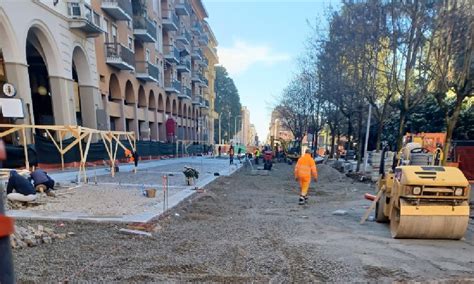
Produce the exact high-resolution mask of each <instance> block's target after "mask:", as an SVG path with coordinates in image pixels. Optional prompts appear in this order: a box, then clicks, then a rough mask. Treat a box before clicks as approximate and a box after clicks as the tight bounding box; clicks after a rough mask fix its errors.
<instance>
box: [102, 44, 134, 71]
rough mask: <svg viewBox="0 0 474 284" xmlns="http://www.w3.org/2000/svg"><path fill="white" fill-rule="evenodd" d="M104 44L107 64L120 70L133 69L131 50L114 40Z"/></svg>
mask: <svg viewBox="0 0 474 284" xmlns="http://www.w3.org/2000/svg"><path fill="white" fill-rule="evenodd" d="M104 45H105V58H106V60H107V61H106V62H107V64H109V65H111V66H113V67H115V68H117V69H120V70H135V55H134V53H133V51H131V50H130V49H128V48H127V47H125V46H123V45H121V44H119V43H116V42H106V43H104Z"/></svg>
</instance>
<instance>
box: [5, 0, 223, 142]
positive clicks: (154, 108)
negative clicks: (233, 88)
mask: <svg viewBox="0 0 474 284" xmlns="http://www.w3.org/2000/svg"><path fill="white" fill-rule="evenodd" d="M207 16H208V15H207V12H206V10H205V8H204V6H203V4H202V2H201V1H200V0H132V1H130V0H91V1H87V0H65V1H57V0H30V1H0V38H1V39H2V40H1V41H0V85H3V84H4V83H7V82H8V83H11V84H13V85H14V86H15V88H16V94H17V95H16V98H20V99H21V101H22V104H23V110H24V113H25V117H24V118H23V119H10V118H4V117H2V116H1V113H0V121H1V122H3V123H27V124H48V125H50V124H58V125H59V124H62V125H82V126H85V127H90V128H97V129H104V130H105V129H111V130H127V131H134V132H135V133H136V136H137V137H138V138H139V139H141V140H153V141H170V140H173V141H174V140H185V141H200V142H203V143H210V141H212V140H211V138H212V137H210V136H209V133H212V131H211V132H210V128H209V125H210V123H209V121H211V120H212V119H213V118H212V117H213V113H212V112H213V100H211V98H213V97H215V95H214V94H213V87H210V84H211V83H212V84H213V77H212V76H213V75H212V74H213V65H214V64H216V63H217V56H213V54H211V53H205V54H204V53H203V49H204V50H205V49H208V48H209V46H211V41H212V40H210V38H213V35H212V31H211V30H210V27H209V26H208V25H207V23H206V22H205V18H206V17H207ZM25 19H26V20H25ZM203 26H206V28H207V30H206V29H205V28H203ZM213 40H214V41H213V43H212V44H214V46H212V47H213V48H215V45H216V44H217V41H215V38H213ZM214 55H215V53H214ZM208 56H209V57H208ZM209 62H212V65H211V64H210V63H209ZM0 98H6V96H5V95H4V94H3V93H2V92H1V90H0ZM212 125H213V124H212ZM30 139H31V137H30ZM30 141H31V140H30Z"/></svg>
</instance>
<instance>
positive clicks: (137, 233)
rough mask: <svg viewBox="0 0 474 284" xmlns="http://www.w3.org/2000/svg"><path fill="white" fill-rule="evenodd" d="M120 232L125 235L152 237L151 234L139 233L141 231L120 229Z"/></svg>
mask: <svg viewBox="0 0 474 284" xmlns="http://www.w3.org/2000/svg"><path fill="white" fill-rule="evenodd" d="M119 232H120V233H122V234H125V235H138V236H144V237H151V236H152V234H151V233H148V232H144V231H139V230H129V229H120V230H119Z"/></svg>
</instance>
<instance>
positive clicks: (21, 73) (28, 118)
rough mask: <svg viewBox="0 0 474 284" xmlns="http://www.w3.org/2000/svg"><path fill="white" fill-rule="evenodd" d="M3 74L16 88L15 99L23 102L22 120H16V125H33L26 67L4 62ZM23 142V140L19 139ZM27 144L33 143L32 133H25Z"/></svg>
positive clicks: (33, 118)
mask: <svg viewBox="0 0 474 284" xmlns="http://www.w3.org/2000/svg"><path fill="white" fill-rule="evenodd" d="M5 72H6V74H7V79H8V82H9V83H11V84H13V85H14V86H15V88H16V96H15V97H16V98H18V99H21V100H22V101H23V112H24V115H25V118H24V119H17V120H16V123H17V124H35V117H34V115H33V102H32V99H31V88H30V77H29V74H28V65H27V64H24V63H17V62H5ZM20 141H23V139H20ZM26 141H27V143H33V138H32V131H26Z"/></svg>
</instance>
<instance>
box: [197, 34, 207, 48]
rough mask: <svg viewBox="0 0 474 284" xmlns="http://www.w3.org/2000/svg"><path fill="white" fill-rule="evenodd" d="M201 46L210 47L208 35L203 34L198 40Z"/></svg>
mask: <svg viewBox="0 0 474 284" xmlns="http://www.w3.org/2000/svg"><path fill="white" fill-rule="evenodd" d="M198 42H199V44H201V45H208V44H209V36H208V35H207V34H206V33H203V34H201V36H200V37H199V39H198Z"/></svg>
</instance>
